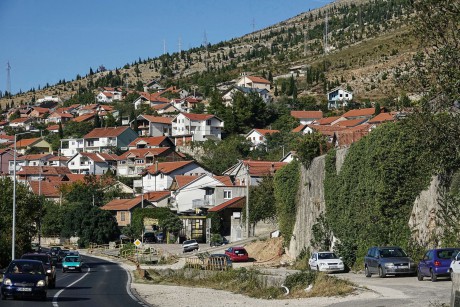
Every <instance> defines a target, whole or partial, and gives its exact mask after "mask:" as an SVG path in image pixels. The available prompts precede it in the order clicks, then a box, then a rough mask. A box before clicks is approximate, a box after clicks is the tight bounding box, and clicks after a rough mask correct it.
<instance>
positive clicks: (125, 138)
mask: <svg viewBox="0 0 460 307" xmlns="http://www.w3.org/2000/svg"><path fill="white" fill-rule="evenodd" d="M137 137H138V135H137V133H136V132H135V131H134V130H133V129H131V128H130V127H126V126H120V127H108V128H94V129H93V130H92V131H91V132H89V133H88V134H86V135H85V136H84V137H83V139H84V148H85V150H86V151H88V152H111V151H113V150H115V149H121V150H126V149H128V144H129V143H131V142H132V141H134V140H135V139H136V138H137Z"/></svg>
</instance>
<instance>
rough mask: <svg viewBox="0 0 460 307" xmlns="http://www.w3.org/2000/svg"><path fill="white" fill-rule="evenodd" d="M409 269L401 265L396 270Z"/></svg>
mask: <svg viewBox="0 0 460 307" xmlns="http://www.w3.org/2000/svg"><path fill="white" fill-rule="evenodd" d="M408 268H409V267H408V266H407V265H401V266H398V269H408Z"/></svg>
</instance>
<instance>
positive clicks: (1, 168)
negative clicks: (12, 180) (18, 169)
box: [0, 148, 14, 174]
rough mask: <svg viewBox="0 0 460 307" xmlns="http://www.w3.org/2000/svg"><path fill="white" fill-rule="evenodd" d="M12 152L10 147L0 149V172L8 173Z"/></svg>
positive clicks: (12, 156)
mask: <svg viewBox="0 0 460 307" xmlns="http://www.w3.org/2000/svg"><path fill="white" fill-rule="evenodd" d="M13 160H14V152H13V150H11V149H10V148H3V149H0V174H10V171H9V170H10V161H11V163H13Z"/></svg>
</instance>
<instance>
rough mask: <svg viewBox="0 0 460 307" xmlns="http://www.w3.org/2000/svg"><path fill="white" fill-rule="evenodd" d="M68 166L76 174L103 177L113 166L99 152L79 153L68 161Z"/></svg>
mask: <svg viewBox="0 0 460 307" xmlns="http://www.w3.org/2000/svg"><path fill="white" fill-rule="evenodd" d="M67 166H68V168H69V169H70V171H71V172H72V173H74V174H87V175H88V174H90V175H103V174H105V173H106V172H107V171H108V170H109V169H111V165H110V164H109V162H107V161H106V160H105V158H104V157H103V156H102V155H101V154H99V153H97V152H94V153H93V152H79V153H77V154H75V155H74V156H73V157H71V158H70V159H69V160H68V161H67Z"/></svg>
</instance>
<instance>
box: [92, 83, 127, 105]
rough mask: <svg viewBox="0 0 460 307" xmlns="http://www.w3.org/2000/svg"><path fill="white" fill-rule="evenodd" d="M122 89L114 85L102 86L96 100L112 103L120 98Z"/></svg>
mask: <svg viewBox="0 0 460 307" xmlns="http://www.w3.org/2000/svg"><path fill="white" fill-rule="evenodd" d="M122 98H123V95H122V90H121V89H120V88H114V87H104V88H102V91H101V92H99V94H97V96H96V100H97V101H98V102H101V103H112V102H114V101H120V100H122Z"/></svg>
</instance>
